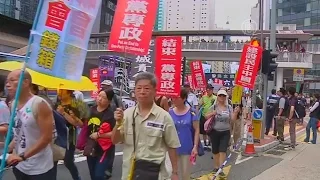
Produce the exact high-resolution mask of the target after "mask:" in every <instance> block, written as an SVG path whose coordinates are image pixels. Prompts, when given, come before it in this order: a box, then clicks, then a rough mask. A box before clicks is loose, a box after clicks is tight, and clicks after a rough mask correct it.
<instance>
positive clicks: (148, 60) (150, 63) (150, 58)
mask: <svg viewBox="0 0 320 180" xmlns="http://www.w3.org/2000/svg"><path fill="white" fill-rule="evenodd" d="M154 56H155V52H154V40H153V39H152V40H151V41H150V47H149V49H148V53H147V54H146V55H138V56H136V58H135V59H134V60H133V61H132V71H131V74H133V76H132V77H133V78H132V80H133V79H134V78H135V77H136V76H137V75H138V74H139V73H140V72H154V59H155V58H154Z"/></svg>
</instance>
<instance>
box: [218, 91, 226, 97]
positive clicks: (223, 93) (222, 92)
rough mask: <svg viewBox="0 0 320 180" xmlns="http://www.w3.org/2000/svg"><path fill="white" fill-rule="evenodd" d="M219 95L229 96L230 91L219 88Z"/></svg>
mask: <svg viewBox="0 0 320 180" xmlns="http://www.w3.org/2000/svg"><path fill="white" fill-rule="evenodd" d="M219 95H225V96H228V93H227V91H225V90H219V91H218V93H217V96H219Z"/></svg>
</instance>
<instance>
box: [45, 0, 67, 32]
mask: <svg viewBox="0 0 320 180" xmlns="http://www.w3.org/2000/svg"><path fill="white" fill-rule="evenodd" d="M69 13H70V8H69V7H68V6H66V5H65V4H64V2H63V1H58V2H49V8H48V17H47V20H46V26H48V27H51V28H54V29H57V30H59V31H62V30H63V27H64V23H65V21H66V19H67V18H68V15H69Z"/></svg>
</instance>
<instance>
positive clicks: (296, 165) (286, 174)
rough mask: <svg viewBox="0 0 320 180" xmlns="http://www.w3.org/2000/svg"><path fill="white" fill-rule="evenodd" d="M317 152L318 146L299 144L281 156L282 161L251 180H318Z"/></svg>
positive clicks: (318, 162)
mask: <svg viewBox="0 0 320 180" xmlns="http://www.w3.org/2000/svg"><path fill="white" fill-rule="evenodd" d="M318 141H319V139H318ZM319 150H320V144H316V145H314V144H306V143H300V144H299V145H298V146H297V147H296V150H294V151H290V152H287V153H286V154H285V155H283V156H282V158H284V160H283V161H281V162H280V163H279V164H277V165H275V166H273V167H272V168H270V169H268V170H266V171H265V172H263V173H262V174H260V175H258V176H256V177H255V178H252V180H270V179H272V180H318V179H319V177H320V161H319V159H320V151H319Z"/></svg>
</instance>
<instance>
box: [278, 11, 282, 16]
mask: <svg viewBox="0 0 320 180" xmlns="http://www.w3.org/2000/svg"><path fill="white" fill-rule="evenodd" d="M280 16H282V9H278V17H280Z"/></svg>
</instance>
